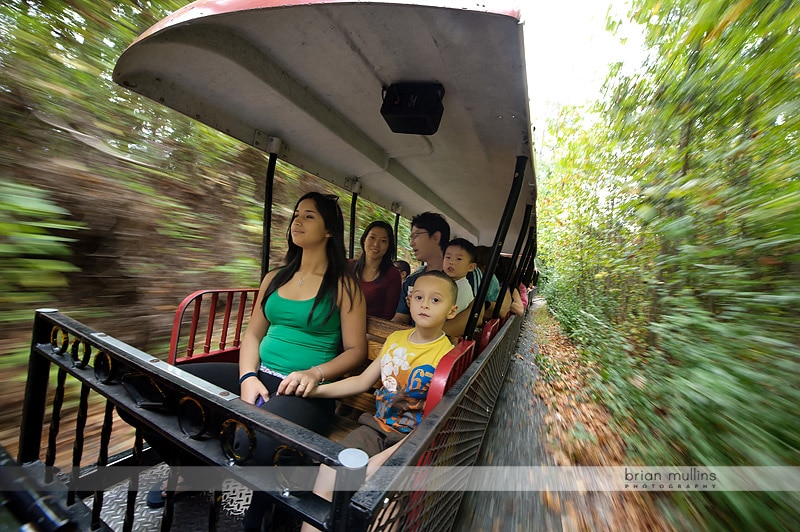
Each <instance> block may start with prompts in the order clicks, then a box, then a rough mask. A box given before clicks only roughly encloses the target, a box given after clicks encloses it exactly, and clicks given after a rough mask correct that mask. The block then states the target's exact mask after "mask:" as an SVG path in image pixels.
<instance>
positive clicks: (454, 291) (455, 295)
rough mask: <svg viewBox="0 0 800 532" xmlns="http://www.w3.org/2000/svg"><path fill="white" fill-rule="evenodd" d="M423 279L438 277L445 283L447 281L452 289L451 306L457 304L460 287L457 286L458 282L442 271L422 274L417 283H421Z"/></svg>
mask: <svg viewBox="0 0 800 532" xmlns="http://www.w3.org/2000/svg"><path fill="white" fill-rule="evenodd" d="M423 277H436V278H437V279H442V280H444V281H447V284H448V286H449V287H450V304H451V305H455V304H456V301H457V300H458V285H457V284H456V282H455V281H454V280H453V278H452V277H450V276H449V275H447V274H446V273H444V272H443V271H441V270H432V271H427V272H423V273H421V274H420V275H419V277H417V281H419V280H420V279H422V278H423Z"/></svg>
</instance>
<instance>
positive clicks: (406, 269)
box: [394, 260, 411, 275]
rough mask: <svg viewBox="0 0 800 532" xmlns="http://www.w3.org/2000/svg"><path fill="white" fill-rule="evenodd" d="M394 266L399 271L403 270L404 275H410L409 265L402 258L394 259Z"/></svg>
mask: <svg viewBox="0 0 800 532" xmlns="http://www.w3.org/2000/svg"><path fill="white" fill-rule="evenodd" d="M394 267H395V268H397V269H398V270H400V273H403V272H405V274H406V275H411V265H410V264H409V263H407V262H406V261H404V260H396V261H394Z"/></svg>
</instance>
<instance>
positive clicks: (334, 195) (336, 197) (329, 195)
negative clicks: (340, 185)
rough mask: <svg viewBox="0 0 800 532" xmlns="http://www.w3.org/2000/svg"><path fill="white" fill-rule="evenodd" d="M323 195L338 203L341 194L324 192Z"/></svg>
mask: <svg viewBox="0 0 800 532" xmlns="http://www.w3.org/2000/svg"><path fill="white" fill-rule="evenodd" d="M322 197H323V198H325V199H326V200H331V201H333V202H337V203H338V202H339V196H337V195H336V194H323V195H322Z"/></svg>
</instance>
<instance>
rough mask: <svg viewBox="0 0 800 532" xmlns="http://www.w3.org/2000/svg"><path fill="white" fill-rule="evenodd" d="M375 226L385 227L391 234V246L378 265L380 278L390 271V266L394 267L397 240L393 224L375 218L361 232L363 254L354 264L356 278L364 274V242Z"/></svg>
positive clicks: (389, 234)
mask: <svg viewBox="0 0 800 532" xmlns="http://www.w3.org/2000/svg"><path fill="white" fill-rule="evenodd" d="M374 227H378V228H381V229H385V230H386V234H387V235H388V236H389V247H388V248H387V249H386V253H384V254H383V257H381V263H380V264H379V265H378V279H380V278H381V277H383V275H384V274H385V273H386V272H387V271H389V268H394V259H395V258H396V257H397V242H396V241H395V239H394V230H393V229H392V226H391V225H389V224H388V223H386V222H384V221H383V220H375V221H374V222H372V223H371V224H369V225H368V226H367V228H366V229H364V232H363V233H361V255H359V257H358V259H356V261H355V265H354V266H353V274H354V275H355V276H356V279H361V276H362V275H363V274H364V266H365V265H366V259H364V242H366V241H367V235H369V232H370V231H372V229H373V228H374Z"/></svg>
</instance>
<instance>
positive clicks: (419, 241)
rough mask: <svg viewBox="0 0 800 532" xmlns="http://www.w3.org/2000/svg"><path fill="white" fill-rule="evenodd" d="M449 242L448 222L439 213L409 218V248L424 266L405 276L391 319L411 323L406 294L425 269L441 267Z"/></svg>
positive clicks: (425, 213)
mask: <svg viewBox="0 0 800 532" xmlns="http://www.w3.org/2000/svg"><path fill="white" fill-rule="evenodd" d="M449 242H450V224H448V223H447V220H445V219H444V216H442V215H441V214H439V213H436V212H423V213H421V214H418V215H416V216H414V218H412V219H411V241H410V244H411V249H412V251H414V256H415V257H416V258H417V260H418V261H420V262H423V263H425V264H424V266H423V267H422V268H420V269H418V270H417V271H415V272H414V273H413V274H411V275H409V276H408V277H406V280H405V281H404V282H403V288H402V292H401V296H400V302H399V303H398V304H397V311H396V312H395V315H394V317H393V318H392V321H394V322H398V323H405V324H410V323H411V311H410V310H409V308H408V301H407V300H406V296H407V295H408V294H410V293H411V289H412V288H413V287H414V283H415V282H416V280H417V277H419V276H420V275H422V273H424V272H426V271H434V270H441V269H442V262H443V260H444V250H445V249H447V244H448V243H449Z"/></svg>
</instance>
